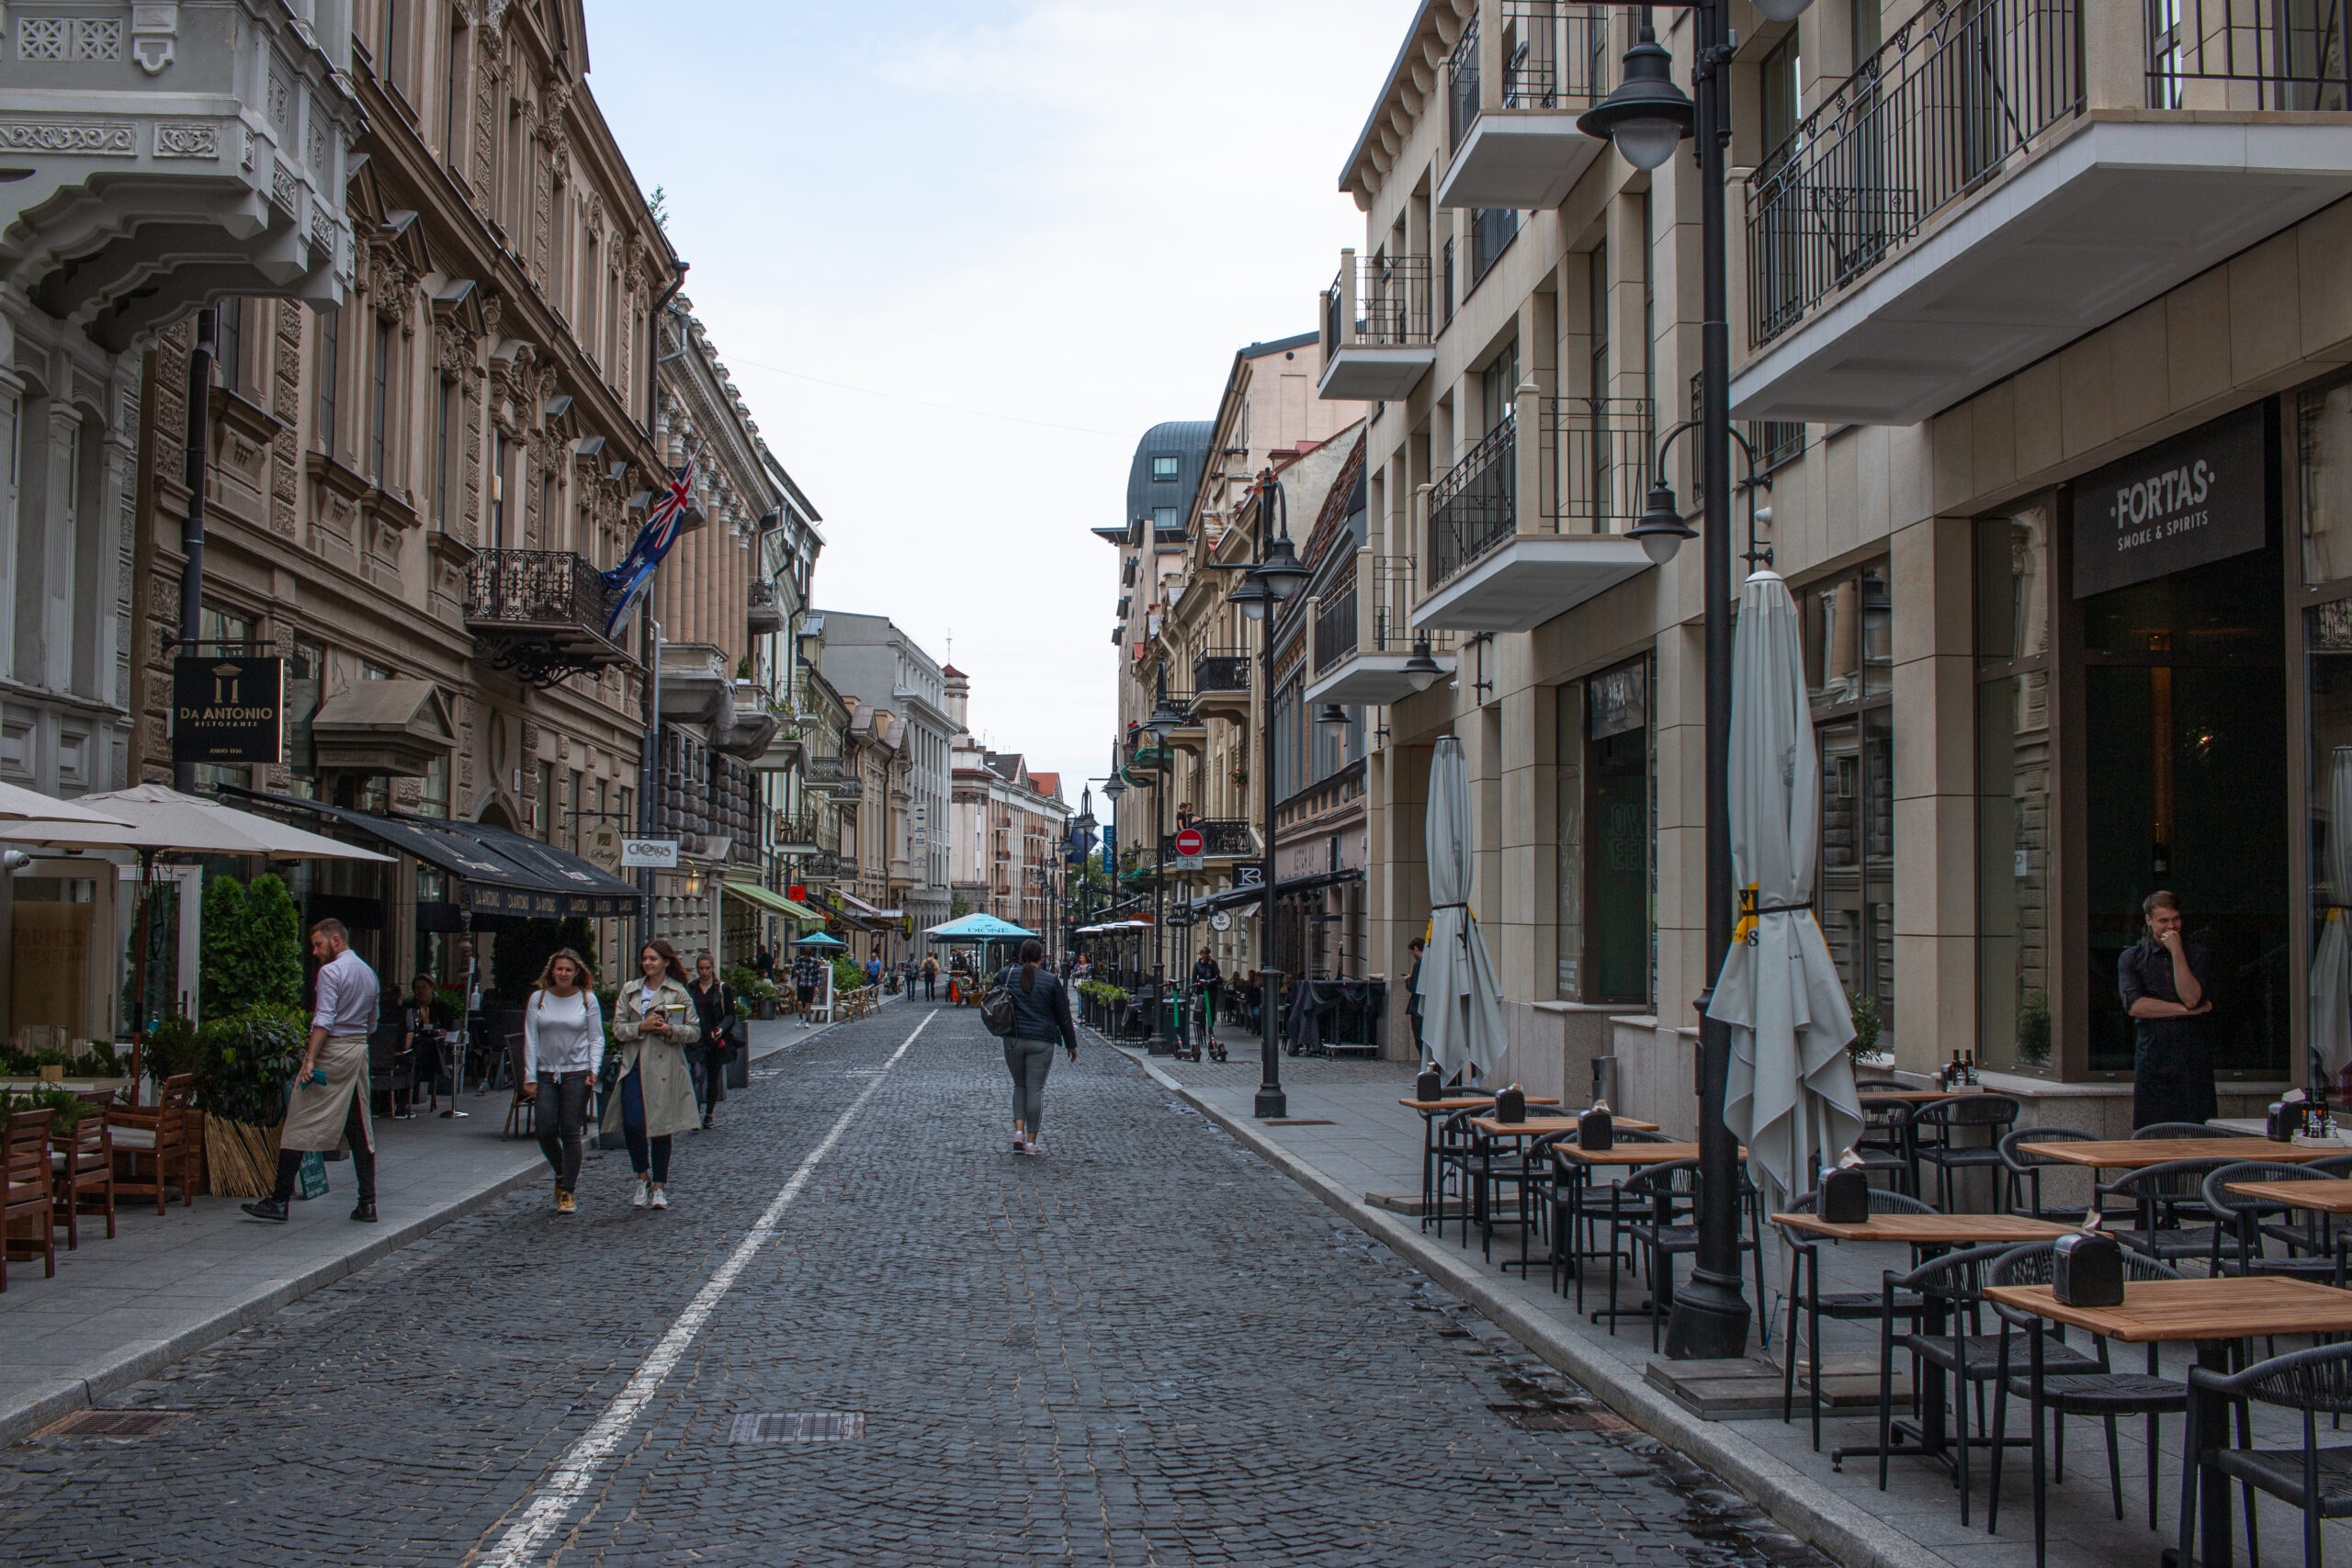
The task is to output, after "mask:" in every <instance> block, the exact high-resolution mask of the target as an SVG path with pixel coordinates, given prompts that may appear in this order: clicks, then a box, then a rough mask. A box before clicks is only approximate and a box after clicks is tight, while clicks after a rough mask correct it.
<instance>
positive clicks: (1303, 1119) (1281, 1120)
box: [1259, 1116, 1333, 1127]
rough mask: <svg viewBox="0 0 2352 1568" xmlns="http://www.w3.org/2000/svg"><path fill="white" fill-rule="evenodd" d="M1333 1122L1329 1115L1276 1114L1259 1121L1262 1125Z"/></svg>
mask: <svg viewBox="0 0 2352 1568" xmlns="http://www.w3.org/2000/svg"><path fill="white" fill-rule="evenodd" d="M1332 1124H1333V1123H1332V1121H1331V1119H1330V1118H1329V1117H1328V1116H1276V1117H1272V1118H1271V1119H1269V1120H1267V1121H1265V1122H1260V1123H1259V1125H1260V1126H1261V1127H1329V1126H1331V1125H1332Z"/></svg>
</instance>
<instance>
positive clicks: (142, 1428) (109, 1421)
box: [35, 1410, 187, 1438]
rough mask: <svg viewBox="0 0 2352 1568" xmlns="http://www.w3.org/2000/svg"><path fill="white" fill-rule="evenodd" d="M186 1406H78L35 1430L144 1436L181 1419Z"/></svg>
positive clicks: (51, 1434) (86, 1435)
mask: <svg viewBox="0 0 2352 1568" xmlns="http://www.w3.org/2000/svg"><path fill="white" fill-rule="evenodd" d="M186 1416H187V1411H185V1410H77V1411H75V1412H74V1414H73V1415H71V1416H67V1417H66V1418H65V1419H64V1420H62V1421H57V1422H52V1423H51V1424H50V1425H49V1426H47V1427H42V1428H41V1429H40V1431H39V1432H38V1433H36V1434H35V1436H37V1437H43V1438H144V1437H149V1436H152V1435H153V1434H154V1433H157V1432H160V1431H162V1430H163V1429H164V1427H169V1426H172V1425H173V1424H175V1422H178V1421H180V1420H181V1419H183V1418H184V1417H186Z"/></svg>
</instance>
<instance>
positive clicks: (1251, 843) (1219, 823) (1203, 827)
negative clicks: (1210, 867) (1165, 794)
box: [1159, 817, 1258, 860]
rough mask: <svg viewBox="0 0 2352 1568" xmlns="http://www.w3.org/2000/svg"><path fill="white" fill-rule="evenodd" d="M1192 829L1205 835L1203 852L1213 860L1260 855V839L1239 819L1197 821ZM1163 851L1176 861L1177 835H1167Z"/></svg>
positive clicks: (1221, 818) (1203, 836) (1202, 846)
mask: <svg viewBox="0 0 2352 1568" xmlns="http://www.w3.org/2000/svg"><path fill="white" fill-rule="evenodd" d="M1191 825H1192V827H1193V829H1195V830H1197V831H1198V832H1199V833H1200V835H1201V853H1202V855H1203V856H1204V857H1205V858H1207V859H1209V860H1238V859H1241V858H1243V857H1246V856H1249V855H1254V854H1256V853H1257V852H1258V836H1257V835H1256V834H1255V833H1252V832H1251V831H1250V824H1249V823H1247V822H1244V821H1242V820H1241V819H1240V818H1230V817H1219V818H1194V819H1193V822H1192V824H1191ZM1159 852H1160V853H1161V854H1163V855H1165V856H1167V857H1168V858H1169V859H1170V860H1174V859H1175V858H1176V833H1175V832H1173V831H1171V832H1169V833H1167V834H1165V835H1163V836H1162V837H1161V839H1160V840H1159Z"/></svg>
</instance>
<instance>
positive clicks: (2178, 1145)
mask: <svg viewBox="0 0 2352 1568" xmlns="http://www.w3.org/2000/svg"><path fill="white" fill-rule="evenodd" d="M2027 1146H2028V1147H2030V1148H2031V1149H2032V1150H2033V1152H2034V1153H2035V1154H2036V1155H2038V1156H2041V1158H2043V1159H2048V1160H2056V1161H2059V1162H2060V1163H2061V1164H2064V1165H2087V1166H2093V1167H2096V1168H2099V1169H2101V1170H2142V1169H2144V1168H2147V1167H2149V1166H2152V1165H2164V1164H2165V1163H2167V1162H2168V1161H2171V1160H2177V1159H2267V1160H2278V1161H2280V1162H2282V1163H2284V1164H2288V1165H2308V1164H2310V1163H2311V1162H2312V1161H2313V1160H2323V1159H2334V1158H2335V1157H2336V1156H2339V1155H2352V1146H2338V1147H2335V1148H2324V1149H2307V1148H2304V1147H2303V1146H2302V1145H2300V1144H2274V1143H2272V1142H2271V1141H2270V1140H2269V1139H2267V1138H2114V1139H2109V1140H2105V1141H2102V1142H2097V1143H2088V1144H2029V1145H2027Z"/></svg>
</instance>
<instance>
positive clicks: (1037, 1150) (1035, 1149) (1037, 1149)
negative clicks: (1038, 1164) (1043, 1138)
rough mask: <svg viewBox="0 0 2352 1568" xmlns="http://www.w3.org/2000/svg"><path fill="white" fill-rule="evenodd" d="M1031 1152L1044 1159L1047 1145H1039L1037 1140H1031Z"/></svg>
mask: <svg viewBox="0 0 2352 1568" xmlns="http://www.w3.org/2000/svg"><path fill="white" fill-rule="evenodd" d="M1029 1152H1030V1153H1031V1154H1033V1155H1035V1156H1040V1157H1043V1156H1044V1155H1045V1152H1046V1145H1043V1144H1041V1143H1039V1142H1038V1141H1037V1140H1036V1139H1035V1138H1032V1139H1030V1140H1029Z"/></svg>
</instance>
